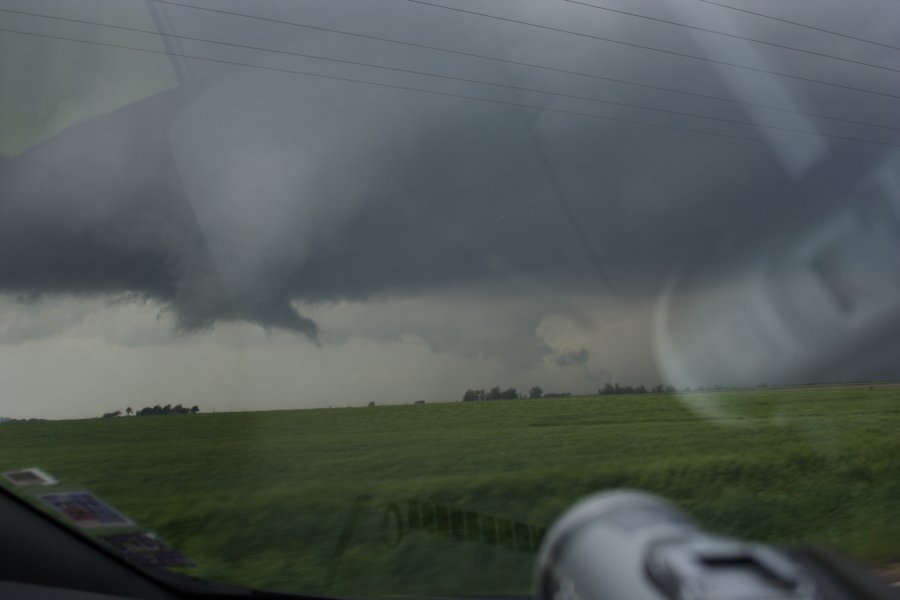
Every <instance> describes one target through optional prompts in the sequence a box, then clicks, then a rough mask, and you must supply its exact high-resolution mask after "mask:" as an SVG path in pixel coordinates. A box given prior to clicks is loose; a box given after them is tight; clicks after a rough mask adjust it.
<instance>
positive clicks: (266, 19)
mask: <svg viewBox="0 0 900 600" xmlns="http://www.w3.org/2000/svg"><path fill="white" fill-rule="evenodd" d="M150 1H151V2H155V3H158V4H169V5H172V6H179V7H182V8H189V9H193V10H198V11H204V12H210V13H218V14H223V15H229V16H234V17H240V18H245V19H254V20H257V21H263V22H269V23H277V24H281V25H288V26H291V27H300V28H305V29H312V30H316V31H324V32H327V33H334V34H337V35H346V36H350V37H356V38H362V39H369V40H377V41H380V42H386V43H390V44H398V45H402V46H408V47H412V48H422V49H425V50H433V51H435V52H445V53H448V54H456V55H459V56H466V57H470V58H478V59H483V60H490V61H495V62H500V63H506V64H511V65H517V66H522V67H527V68H531V69H540V70H544V71H551V72H555V73H562V74H565V75H574V76H577V77H586V78H589V79H595V80H598V81H608V82H611V83H618V84H622V85H631V86H635V87H641V88H645V89H652V90H658V91H662V92H668V93H672V94H681V95H685V96H692V97H695V98H704V99H707V100H715V101H719V102H728V103H731V104H736V105H738V106H746V107H753V108H762V109H765V110H771V111H776V112H782V113H787V114H795V115H803V116H806V117H812V118H816V119H823V120H828V121H837V122H841V123H849V124H852V125H863V126H866V127H874V128H878V129H889V130H892V131H900V127H893V126H890V125H883V124H879V123H870V122H868V121H858V120H855V119H846V118H843V117H835V116H832V115H823V114H818V113H811V112H805V111H799V110H792V109H788V108H783V107H780V106H774V105H770V104H762V103H756V102H745V101H742V100H735V99H734V98H728V97H725V96H716V95H714V94H704V93H700V92H690V91H687V90H680V89H677V88H670V87H665V86H659V85H653V84H649V83H642V82H638V81H631V80H628V79H620V78H616V77H607V76H603V75H597V74H594V73H585V72H581V71H573V70H569V69H562V68H558V67H551V66H547V65H539V64H535V63H529V62H524V61H518V60H512V59H507V58H499V57H496V56H489V55H485V54H477V53H474V52H466V51H463V50H454V49H451V48H442V47H439V46H431V45H428V44H419V43H415V42H408V41H405V40H397V39H393V38H387V37H380V36H376V35H369V34H363V33H356V32H351V31H344V30H341V29H332V28H328V27H322V26H319V25H309V24H307V23H300V22H297V21H287V20H283V19H273V18H270V17H261V16H258V15H251V14H247V13H241V12H233V11H227V10H221V9H218V8H209V7H205V6H195V5H193V4H184V3H182V2H175V1H173V0H150Z"/></svg>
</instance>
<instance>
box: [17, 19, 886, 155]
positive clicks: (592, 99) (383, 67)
mask: <svg viewBox="0 0 900 600" xmlns="http://www.w3.org/2000/svg"><path fill="white" fill-rule="evenodd" d="M0 12H7V13H12V14H18V15H27V16H32V17H40V18H45V19H51V20H56V21H63V22H67V23H78V24H83V25H91V26H95V27H104V28H107V29H115V30H120V31H129V32H134V33H143V34H148V35H153V36H161V37H169V38H176V39H182V40H189V41H194V42H200V43H205V44H215V45H219V46H226V47H234V48H240V49H244V50H253V51H258V52H266V53H272V54H281V55H288V56H296V57H300V58H308V59H313V60H321V61H326V62H334V63H340V64H349V65H354V66H360V67H364V68H372V69H380V70H386V71H393V72H399V73H404V74H411V75H419V76H424V77H433V78H438V79H447V80H450V81H459V82H462V83H471V84H475V85H485V86H490V87H498V88H503V89H509V90H516V91H521V92H527V93H536V94H545V95H550V96H556V97H560V98H566V99H570V100H578V101H584V102H592V103H599V104H607V105H612V106H620V107H624V108H632V109H637V110H645V111H650V112H658V113H663V114H671V115H676V116H680V117H688V118H695V119H703V120H710V121H717V122H723V123H729V124H733V125H742V126H748V127H753V128H757V129H758V128H763V129H771V130H773V131H784V132H788V133H798V134H801V135H809V136H813V137H827V138H831V139H837V140H843V141H849V142H858V143H865V144H875V145H879V146H889V147H894V148H900V144H894V143H891V142H884V141H880V140H871V139H866V138H858V137H853V136H846V135H837V134H828V133H820V132H816V131H808V130H805V129H797V128H793V127H782V126H777V125H762V124H757V123H754V122H752V121H743V120H740V119H730V118H726V117H716V116H711V115H704V114H699V113H692V112H686V111H677V110H671V109H665V108H659V107H654V106H646V105H641V104H635V103H630V102H619V101H615V100H607V99H604V98H595V97H591V96H580V95H577V94H569V93H565V92H557V91H553V90H544V89H538V88H531V87H525V86H518V85H512V84H505V83H499V82H495V81H485V80H481V79H474V78H470V77H459V76H455V75H445V74H440V73H433V72H431V71H420V70H416V69H407V68H403V67H392V66H387V65H379V64H374V63H367V62H362V61H355V60H349V59H342V58H334V57H328V56H321V55H317V54H309V53H305V52H295V51H291V50H277V49H272V48H264V47H260V46H252V45H248V44H239V43H236V42H225V41H221V40H213V39H207V38H199V37H195V36H188V35H181V34H174V33H162V32H159V31H156V30H150V29H142V28H139V27H129V26H125V25H111V24H108V23H100V22H97V21H91V20H87V19H77V18H73V17H60V16H55V15H45V14H41V13H34V12H29V11H22V10H15V9H5V8H0Z"/></svg>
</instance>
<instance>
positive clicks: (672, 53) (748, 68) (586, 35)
mask: <svg viewBox="0 0 900 600" xmlns="http://www.w3.org/2000/svg"><path fill="white" fill-rule="evenodd" d="M406 1H407V2H412V3H414V4H421V5H422V6H431V7H434V8H442V9H444V10H451V11H454V12H459V13H465V14H469V15H475V16H479V17H485V18H488V19H497V20H499V21H506V22H508V23H516V24H518V25H526V26H528V27H535V28H538V29H544V30H546V31H554V32H557V33H565V34H567V35H574V36H578V37H583V38H588V39H592V40H598V41H601V42H609V43H611V44H618V45H620V46H627V47H630V48H640V49H641V50H649V51H651V52H658V53H661V54H668V55H670V56H678V57H681V58H688V59H691V60H699V61H704V62H709V63H714V64H718V65H724V66H726V67H732V68H735V69H744V70H746V71H753V72H755V73H766V74H767V75H774V76H776V77H785V78H788V79H795V80H797V81H804V82H807V83H816V84H819V85H826V86H829V87H835V88H840V89H845V90H851V91H854V92H859V93H863V94H872V95H874V96H882V97H885V98H894V99H897V100H900V94H892V93H890V92H880V91H878V90H870V89H866V88H861V87H857V86H853V85H847V84H843V83H836V82H833V81H825V80H823V79H814V78H812V77H804V76H802V75H793V74H791V73H782V72H780V71H770V70H769V69H763V68H760V67H751V66H749V65H741V64H738V63H733V62H728V61H725V60H717V59H714V58H709V57H707V56H697V55H696V54H688V53H686V52H677V51H675V50H666V49H664V48H656V47H654V46H647V45H645V44H638V43H635V42H626V41H623V40H616V39H613V38H607V37H603V36H600V35H593V34H590V33H583V32H580V31H572V30H570V29H561V28H559V27H552V26H550V25H543V24H541V23H532V22H529V21H521V20H519V19H512V18H509V17H501V16H499V15H492V14H489V13H483V12H478V11H474V10H466V9H463V8H457V7H455V6H446V5H444V4H436V3H433V2H426V1H425V0H406Z"/></svg>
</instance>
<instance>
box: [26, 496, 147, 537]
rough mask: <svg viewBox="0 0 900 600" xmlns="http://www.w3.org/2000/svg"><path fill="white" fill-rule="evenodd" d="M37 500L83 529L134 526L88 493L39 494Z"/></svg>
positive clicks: (129, 520) (127, 519)
mask: <svg viewBox="0 0 900 600" xmlns="http://www.w3.org/2000/svg"><path fill="white" fill-rule="evenodd" d="M38 498H39V499H40V500H41V501H42V502H43V503H45V504H47V505H48V506H51V507H52V508H54V509H55V510H57V511H58V512H60V513H62V514H63V515H65V516H66V518H68V519H69V520H70V521H74V522H75V523H76V524H77V525H78V526H79V527H83V528H85V529H96V528H98V527H121V526H125V525H134V522H133V521H132V520H131V519H129V518H128V517H126V516H125V515H123V514H122V513H120V512H119V511H117V510H116V509H114V508H113V507H111V506H110V505H108V504H106V503H105V502H103V501H102V500H100V499H99V498H97V497H96V496H94V495H93V494H90V493H88V492H65V493H59V494H41V495H40V496H38Z"/></svg>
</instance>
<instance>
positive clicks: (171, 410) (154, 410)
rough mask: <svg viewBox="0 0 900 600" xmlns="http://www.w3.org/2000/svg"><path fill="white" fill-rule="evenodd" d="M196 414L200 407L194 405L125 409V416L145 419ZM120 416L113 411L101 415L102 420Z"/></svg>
mask: <svg viewBox="0 0 900 600" xmlns="http://www.w3.org/2000/svg"><path fill="white" fill-rule="evenodd" d="M198 412H200V407H199V406H197V405H196V404H195V405H194V406H192V407H190V408H187V407H184V406H182V405H180V404H176V405H175V406H172V405H171V404H166V405H165V406H160V405H159V404H157V405H155V406H145V407H144V408H142V409H140V410H137V411H136V410H134V409H132V408H131V407H130V406H129V407H128V408H126V409H125V414H126V415H128V416H131V415H136V416H138V417H147V416H150V415H196V414H197V413H198ZM121 416H122V411H121V410H115V411H113V412H108V413H103V416H102V418H104V419H114V418H116V417H121Z"/></svg>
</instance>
